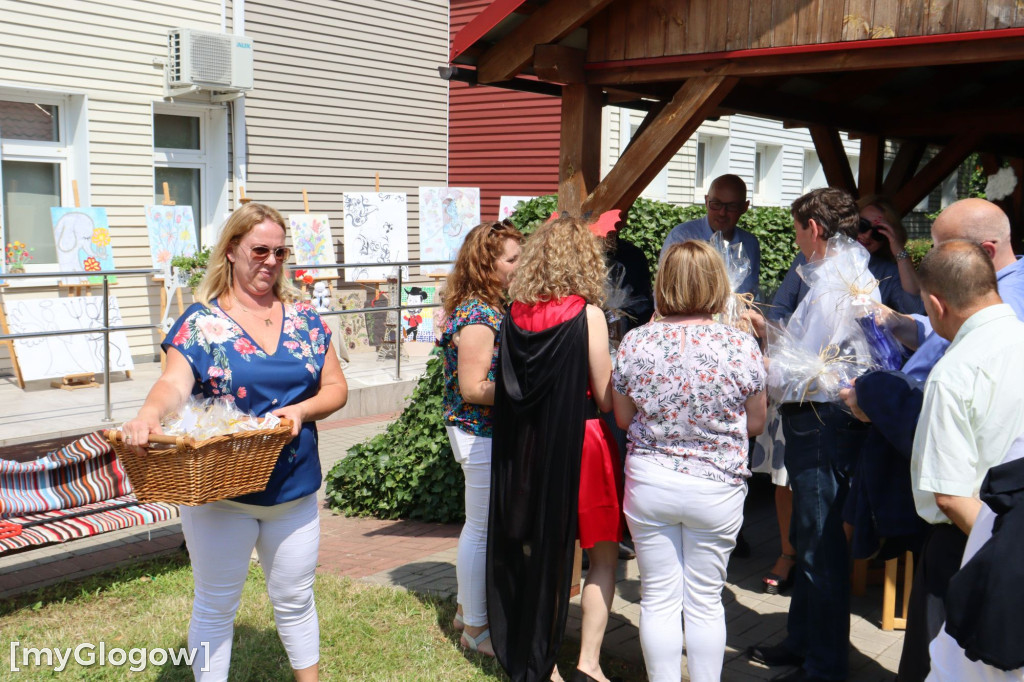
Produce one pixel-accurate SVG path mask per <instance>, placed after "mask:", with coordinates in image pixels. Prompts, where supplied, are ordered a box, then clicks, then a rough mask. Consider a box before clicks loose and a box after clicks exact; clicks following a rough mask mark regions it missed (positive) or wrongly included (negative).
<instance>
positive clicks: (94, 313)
mask: <svg viewBox="0 0 1024 682" xmlns="http://www.w3.org/2000/svg"><path fill="white" fill-rule="evenodd" d="M4 304H5V305H6V307H7V322H8V324H9V326H10V328H11V333H12V334H32V333H37V332H52V331H61V330H72V329H96V328H100V327H102V326H103V297H102V296H76V297H69V298H30V299H23V300H7V301H5V302H4ZM121 324H122V322H121V311H120V309H119V308H118V306H117V299H116V298H114V297H113V296H111V297H110V326H111V327H116V326H120V325H121ZM14 350H15V353H17V356H18V362H19V363H20V364H21V373H22V375H23V376H24V377H25V380H26V381H32V380H34V379H52V378H54V377H62V376H65V375H67V374H81V373H85V372H96V373H100V372H102V371H103V334H68V335H60V336H41V337H36V338H32V339H17V340H15V342H14ZM134 366H135V365H134V363H133V362H132V354H131V350H130V349H129V347H128V337H127V336H126V335H125V333H124V332H111V334H110V370H111V371H112V372H122V371H125V370H131V369H133V368H134Z"/></svg>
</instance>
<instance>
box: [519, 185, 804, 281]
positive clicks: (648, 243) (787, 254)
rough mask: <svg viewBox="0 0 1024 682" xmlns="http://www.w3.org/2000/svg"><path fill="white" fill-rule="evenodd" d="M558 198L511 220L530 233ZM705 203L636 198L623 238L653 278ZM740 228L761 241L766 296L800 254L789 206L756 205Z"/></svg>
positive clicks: (534, 203) (542, 200)
mask: <svg viewBox="0 0 1024 682" xmlns="http://www.w3.org/2000/svg"><path fill="white" fill-rule="evenodd" d="M557 206H558V198H557V197H556V196H555V195H553V194H549V195H547V196H543V197H538V198H536V199H532V200H530V201H525V202H520V203H519V204H518V206H517V208H516V211H515V213H513V214H512V216H511V220H512V222H513V223H514V224H515V226H516V227H517V228H519V229H520V230H522V231H523V232H525V233H526V234H530V233H531V232H533V231H534V230H535V229H537V227H538V226H539V225H540V224H542V223H543V222H544V221H545V220H547V219H548V216H550V215H551V212H552V211H554V210H556V208H557ZM705 212H706V211H705V209H704V206H701V205H694V206H676V205H675V204H669V203H665V202H663V201H654V200H651V199H644V198H640V199H637V200H636V201H635V202H634V203H633V205H632V206H631V207H630V209H629V212H628V214H627V217H626V227H624V228H623V230H622V234H621V237H622V238H623V239H625V240H626V241H628V242H630V243H632V244H635V245H636V246H638V247H639V248H640V249H641V250H642V251H643V252H644V255H645V256H646V257H647V263H648V265H649V266H650V268H651V278H652V279H653V277H654V273H655V271H656V270H657V267H658V256H659V255H661V246H662V244H664V243H665V237H666V236H668V233H669V232H670V231H671V230H672V228H673V227H675V226H676V225H678V224H680V223H685V222H687V221H688V220H694V219H696V218H700V217H701V216H703V215H704V214H705ZM739 225H740V227H742V228H743V229H744V230H748V231H749V232H751V233H752V234H754V235H755V236H756V237H757V239H758V241H760V242H761V281H760V285H761V290H762V291H763V292H764V294H765V295H766V296H767V297H770V296H771V294H773V293H774V292H775V290H776V289H778V288H779V284H780V283H781V282H782V278H783V277H785V275H786V271H787V270H788V269H789V265H790V263H792V262H793V257H794V256H795V255H796V253H797V249H796V244H795V243H794V241H793V219H792V217H790V214H789V209H788V208H781V207H776V206H764V207H755V208H752V209H750V210H749V211H747V212H746V214H744V215H743V217H742V218H740V222H739Z"/></svg>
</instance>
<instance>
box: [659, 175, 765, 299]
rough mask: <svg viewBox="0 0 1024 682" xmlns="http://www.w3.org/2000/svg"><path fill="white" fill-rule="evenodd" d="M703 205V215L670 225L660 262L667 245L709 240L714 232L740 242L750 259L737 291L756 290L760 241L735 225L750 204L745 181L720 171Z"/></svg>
mask: <svg viewBox="0 0 1024 682" xmlns="http://www.w3.org/2000/svg"><path fill="white" fill-rule="evenodd" d="M704 205H705V206H706V207H707V209H708V212H707V215H705V216H704V217H703V218H697V219H696V220H691V221H689V222H686V223H682V224H680V225H676V226H675V227H673V228H672V231H671V232H669V233H668V236H667V237H665V244H664V245H663V246H662V247H661V255H660V256H658V261H659V262H660V261H661V259H662V258H664V256H665V252H666V251H668V247H670V246H672V245H673V244H677V243H679V242H685V241H689V240H691V239H699V240H703V241H709V240H710V239H711V235H713V234H714V233H715V232H721V233H722V237H724V238H725V240H726V241H727V242H729V243H730V244H735V243H737V242H739V243H741V244H743V253H744V254H745V255H746V256H747V258H749V259H750V274H748V275H747V276H746V278H745V279H744V280H743V283H742V284H740V288H739V291H738V292H737V293H741V294H755V295H756V294H757V283H758V280H759V279H760V277H761V243H760V242H758V241H757V237H755V236H754V235H752V234H750V233H749V232H747V231H746V230H744V229H743V228H740V227H737V226H736V225H737V223H739V220H740V218H742V217H743V214H744V213H746V212H747V209H749V208H750V202H749V201H747V185H746V183H744V182H743V180H742V179H741V178H740V177H739V176H738V175H731V174H730V175H720V176H718V177H717V178H715V179H714V180H713V181H712V182H711V187H709V188H708V193H707V194H705V195H704Z"/></svg>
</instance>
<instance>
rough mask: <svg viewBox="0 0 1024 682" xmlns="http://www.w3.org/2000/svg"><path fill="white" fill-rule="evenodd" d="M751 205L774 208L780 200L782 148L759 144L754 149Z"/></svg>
mask: <svg viewBox="0 0 1024 682" xmlns="http://www.w3.org/2000/svg"><path fill="white" fill-rule="evenodd" d="M753 178H754V182H753V188H752V199H753V203H754V204H757V205H759V206H775V205H778V204H779V202H780V201H781V200H782V147H779V146H775V145H767V144H759V145H756V147H755V148H754V174H753Z"/></svg>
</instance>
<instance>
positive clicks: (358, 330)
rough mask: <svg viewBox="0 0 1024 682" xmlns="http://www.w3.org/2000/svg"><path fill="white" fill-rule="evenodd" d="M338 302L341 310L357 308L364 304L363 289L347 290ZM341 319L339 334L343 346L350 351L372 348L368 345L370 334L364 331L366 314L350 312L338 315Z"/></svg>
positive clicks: (362, 306) (364, 293)
mask: <svg viewBox="0 0 1024 682" xmlns="http://www.w3.org/2000/svg"><path fill="white" fill-rule="evenodd" d="M338 303H340V304H341V308H342V309H343V310H358V309H359V308H365V307H367V306H366V292H365V291H362V290H360V291H348V292H345V293H343V294H342V295H341V296H340V297H339V299H338ZM337 317H338V319H339V320H340V321H341V336H342V340H343V342H344V344H345V347H346V348H348V350H349V351H350V352H352V353H360V352H363V351H366V352H369V351H372V350H373V346H371V345H370V336H369V334H368V333H367V331H366V314H365V313H352V314H350V315H338V316H337Z"/></svg>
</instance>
